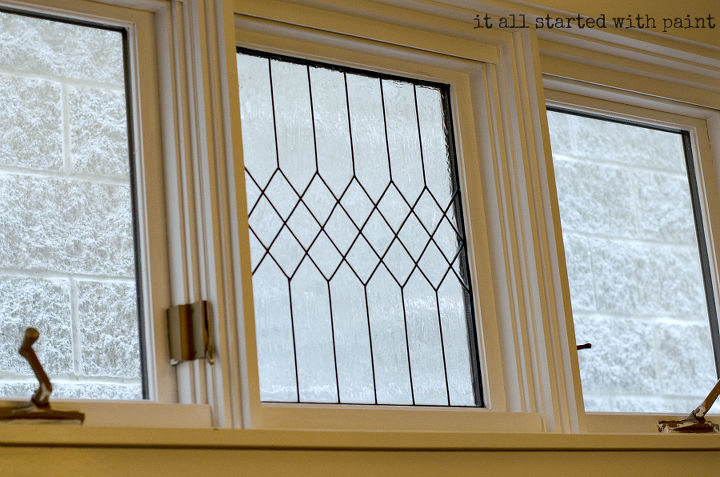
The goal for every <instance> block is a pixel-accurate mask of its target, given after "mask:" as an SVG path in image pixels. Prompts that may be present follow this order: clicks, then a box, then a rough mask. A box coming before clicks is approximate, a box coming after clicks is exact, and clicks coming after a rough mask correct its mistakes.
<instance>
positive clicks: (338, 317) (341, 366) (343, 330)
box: [330, 265, 375, 404]
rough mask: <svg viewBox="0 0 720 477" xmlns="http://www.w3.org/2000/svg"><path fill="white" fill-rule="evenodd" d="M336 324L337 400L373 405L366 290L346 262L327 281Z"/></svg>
mask: <svg viewBox="0 0 720 477" xmlns="http://www.w3.org/2000/svg"><path fill="white" fill-rule="evenodd" d="M330 292H331V297H332V302H333V322H334V323H335V336H336V337H337V339H336V350H337V366H338V379H339V382H340V401H341V402H354V403H366V404H372V403H373V402H374V401H375V398H374V392H373V386H374V381H373V371H372V357H371V355H370V338H369V334H368V321H367V308H366V306H365V289H364V287H363V286H362V283H360V280H358V278H357V277H356V276H355V274H353V273H352V271H351V270H350V268H349V267H348V266H347V265H343V266H342V267H340V270H338V273H337V274H336V275H335V277H333V279H332V282H331V283H330Z"/></svg>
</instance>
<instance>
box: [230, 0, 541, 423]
mask: <svg viewBox="0 0 720 477" xmlns="http://www.w3.org/2000/svg"><path fill="white" fill-rule="evenodd" d="M276 8H280V9H282V8H281V7H280V6H278V5H274V6H273V5H264V4H263V5H259V4H252V3H251V4H243V5H242V7H241V12H242V13H243V14H240V15H237V16H236V18H235V27H236V41H237V45H238V46H239V47H241V48H248V49H252V50H259V51H264V52H268V53H276V54H279V55H286V56H291V57H298V58H306V59H309V60H312V61H319V62H324V63H331V64H337V65H347V66H349V67H353V68H359V69H365V70H372V71H378V72H380V73H384V74H389V75H395V76H400V77H409V78H416V79H418V80H424V81H431V82H436V83H442V84H448V85H450V102H451V110H452V111H453V125H454V127H455V142H456V147H457V152H458V169H459V176H460V177H459V182H460V188H461V191H462V192H463V193H464V195H465V198H464V201H463V202H464V203H463V211H464V213H465V229H466V231H467V237H468V239H467V240H468V252H469V253H468V257H469V268H470V275H471V277H470V281H471V283H472V284H473V297H474V299H475V307H476V309H475V316H476V319H477V320H478V323H477V330H478V334H479V340H478V341H479V348H480V353H479V354H480V356H481V367H482V372H481V374H482V376H483V387H484V389H486V390H487V393H486V394H485V397H486V398H487V408H485V409H470V410H460V409H442V408H433V409H424V408H422V407H420V408H415V409H409V408H403V407H394V408H393V409H387V408H384V407H382V406H380V407H377V408H372V409H361V408H360V407H359V406H357V405H355V406H352V407H350V406H347V405H342V404H341V405H334V406H328V405H319V404H295V405H292V406H289V405H287V404H282V403H263V402H262V401H261V399H260V395H259V380H258V375H257V367H256V366H257V364H256V362H257V349H256V344H255V342H254V341H255V340H254V339H253V337H254V336H255V332H256V330H255V326H254V325H255V323H254V320H253V319H252V318H251V317H252V316H253V315H252V313H253V307H252V297H251V293H250V292H249V290H248V288H249V287H245V289H244V290H243V293H244V297H243V298H244V300H243V307H244V312H245V319H244V326H245V330H244V331H245V333H244V340H245V344H246V354H245V357H246V360H247V363H248V364H247V376H248V381H247V382H248V396H247V400H246V403H247V404H248V405H249V409H248V410H247V411H246V414H245V416H247V417H246V419H247V421H249V424H246V425H249V426H251V427H260V428H268V427H269V428H273V427H286V428H295V427H307V426H311V427H322V428H345V429H378V428H382V429H405V430H409V429H426V430H427V429H436V430H443V429H448V430H449V429H453V430H471V429H475V430H477V429H488V430H489V429H498V425H499V423H500V422H501V420H502V419H509V420H510V421H512V422H513V423H514V424H513V425H514V426H519V427H518V428H519V429H527V430H530V429H535V430H539V427H537V426H538V424H539V422H540V421H539V420H538V418H539V414H538V411H539V410H540V409H541V408H543V407H544V406H546V405H551V403H550V401H545V402H543V398H541V397H540V395H539V394H537V392H540V393H543V392H544V391H540V388H541V387H542V385H540V381H542V380H544V379H545V376H543V375H542V371H540V373H538V371H539V370H538V369H537V366H536V365H535V364H533V358H532V357H531V356H533V355H535V354H536V353H540V352H541V349H544V348H545V346H546V345H547V343H546V341H545V339H544V338H540V340H541V341H536V337H533V338H529V335H528V333H529V334H530V335H532V334H533V333H534V331H533V329H534V328H535V327H536V326H537V323H530V322H528V321H526V320H527V319H528V318H530V317H531V316H532V317H533V318H531V320H534V319H535V318H534V317H537V316H539V315H538V314H536V312H534V311H530V310H531V309H532V308H535V307H537V306H540V307H542V306H545V305H544V304H542V303H540V302H538V301H536V300H535V299H532V300H530V301H529V302H528V301H525V300H524V299H523V298H520V296H521V295H522V292H520V291H519V289H521V288H525V287H527V286H528V284H527V283H524V281H525V279H524V275H523V274H525V273H526V272H527V270H525V268H526V267H527V266H528V265H529V264H528V263H527V262H525V261H523V259H522V258H521V256H520V255H518V254H517V252H518V250H517V249H516V248H515V247H516V246H517V243H516V242H515V240H517V238H518V237H519V235H518V234H520V235H522V234H524V233H525V231H523V229H524V228H525V227H527V224H526V223H525V221H526V218H524V217H520V216H518V213H519V212H520V210H521V208H522V207H523V206H522V205H520V204H519V203H518V204H513V203H512V202H513V201H514V200H516V199H517V198H518V196H516V195H514V194H516V193H517V192H519V190H515V192H513V190H514V189H516V188H518V187H519V188H522V187H525V185H524V184H522V183H520V182H515V181H514V180H513V181H512V182H513V183H512V184H507V183H506V182H505V181H506V180H507V176H506V174H507V172H508V169H509V168H514V167H516V166H517V165H518V164H520V163H521V159H520V157H521V155H522V154H530V155H532V156H537V155H538V154H540V153H541V147H540V145H539V143H537V142H536V139H537V138H538V137H539V135H536V134H535V133H534V132H532V131H533V128H534V127H535V125H533V123H532V122H531V121H529V118H527V119H528V120H527V121H526V120H524V119H523V120H520V123H519V124H520V125H519V127H518V123H515V126H514V129H510V128H511V126H510V125H511V124H513V122H514V121H516V120H517V116H515V111H511V112H508V111H505V110H504V109H503V108H501V107H500V104H501V103H504V102H511V103H514V104H518V105H520V104H526V103H525V101H528V96H527V95H526V96H522V95H523V94H528V95H529V98H530V101H531V102H532V101H535V99H534V98H535V97H534V96H533V94H534V92H529V93H528V90H529V88H532V87H533V86H531V85H532V82H528V81H525V79H523V80H521V81H519V82H516V81H515V80H514V79H511V78H512V73H511V69H509V64H514V63H513V62H517V61H521V60H520V55H518V56H516V55H514V53H513V50H512V48H510V49H505V50H500V49H499V48H496V46H494V45H493V44H492V43H491V42H490V41H487V42H483V41H480V42H471V43H472V44H473V46H474V48H470V46H471V44H470V43H464V42H462V41H455V42H451V41H448V40H449V37H447V36H444V35H442V34H437V35H436V34H427V33H426V34H422V35H418V34H416V33H417V32H415V34H412V35H410V36H409V37H407V36H406V37H404V39H403V41H402V44H403V45H413V47H411V48H407V47H399V46H396V45H392V44H390V45H388V44H385V43H383V42H376V41H372V40H364V39H361V38H352V37H350V36H345V35H344V34H337V33H331V32H323V31H322V30H323V27H322V26H320V25H316V28H307V27H299V26H292V25H291V24H292V23H293V22H292V21H285V22H282V23H281V22H274V21H273V20H272V18H273V16H274V15H273V13H272V11H273V10H274V9H276ZM302 10H303V8H302V7H301V8H300V9H299V11H298V12H299V13H301V14H302V13H305V14H310V12H309V11H308V12H302ZM283 11H288V12H289V10H283ZM291 15H292V13H291ZM311 16H312V17H313V18H317V19H318V23H319V24H322V23H323V16H322V15H311ZM347 20H348V21H347V22H340V23H339V24H338V25H340V30H344V33H348V34H350V33H351V32H352V31H353V30H356V29H357V28H358V23H357V21H356V20H357V19H354V18H352V17H348V18H347ZM361 23H362V22H361ZM382 25H385V26H384V28H383V29H382V30H381V29H380V27H381V26H382ZM331 29H332V28H331ZM371 29H372V30H373V31H384V32H386V33H387V32H389V31H391V30H392V29H391V28H389V27H388V25H387V24H384V23H382V22H381V21H378V22H377V23H376V24H374V25H372V27H371ZM381 36H382V33H381ZM428 37H430V38H431V39H432V41H428ZM500 37H502V38H500ZM495 40H496V41H499V42H500V43H502V42H503V41H509V42H511V43H512V42H513V41H515V42H518V43H517V48H519V49H520V50H521V51H523V52H525V53H524V54H527V52H526V51H525V50H524V49H525V48H529V44H528V43H523V38H522V37H519V36H513V37H509V38H508V37H506V36H502V35H499V36H498V37H497V38H495ZM500 52H502V53H500ZM503 55H506V56H503ZM500 57H502V61H501V60H500ZM515 88H516V89H515ZM535 91H536V90H535ZM521 92H523V93H521ZM238 134H239V133H238ZM528 139H530V140H529V141H528ZM236 181H237V183H238V186H237V187H238V190H246V189H245V188H246V186H247V185H246V183H245V179H244V178H241V177H239V176H238V171H237V170H236ZM501 189H502V190H501ZM242 195H244V194H242ZM524 196H525V193H520V196H519V200H520V201H523V200H524V199H523V197H524ZM486 201H487V202H486ZM238 202H239V204H240V205H239V206H238V217H239V226H240V227H241V228H239V231H240V233H245V231H244V230H243V228H244V227H247V223H246V222H244V220H243V219H242V217H243V216H245V217H246V214H247V207H248V205H247V204H246V203H244V198H243V197H241V194H238ZM484 203H486V204H490V205H486V204H484ZM498 204H500V205H498ZM506 220H507V221H509V222H510V223H507V224H506V225H505V226H500V227H497V228H495V224H496V223H498V222H499V223H502V222H503V221H506ZM518 222H520V223H518ZM503 227H504V228H503ZM499 229H502V231H500V230H499ZM245 230H247V229H245ZM491 232H493V233H494V232H496V233H495V234H494V235H493V234H492V233H491ZM521 240H523V241H525V240H526V239H525V238H522V239H521ZM491 244H493V245H491ZM494 245H499V246H500V248H501V250H502V251H501V252H500V253H498V254H494V255H492V254H491V253H490V248H491V247H492V246H494ZM240 251H241V256H240V258H241V263H240V264H239V265H240V267H241V269H240V273H241V275H242V276H243V282H245V283H249V282H250V280H251V267H250V266H248V265H249V264H250V263H251V261H250V253H249V247H247V246H246V245H245V246H243V245H242V243H241V247H240ZM508 261H510V262H512V263H514V264H515V265H513V266H514V267H516V268H515V270H514V271H513V272H512V273H511V275H512V276H510V277H507V276H506V278H504V279H501V281H500V283H498V282H496V281H494V280H493V279H492V276H494V275H495V274H498V273H501V270H502V274H503V275H505V272H504V270H505V269H506V266H507V265H508ZM518 287H519V288H518ZM516 294H517V295H516ZM498 302H500V305H497V303H498ZM496 306H501V307H502V310H498V309H497V308H496ZM506 311H507V313H508V314H509V315H510V316H512V318H511V319H510V320H507V321H506V319H505V318H504V316H503V314H504V313H505V312H506ZM501 316H503V317H502V318H501ZM528 339H530V340H532V341H533V342H534V344H533V347H532V349H531V350H530V352H529V353H528V352H522V353H523V354H522V355H517V354H516V352H517V351H519V350H521V349H522V348H523V347H525V346H528V345H529V341H528ZM523 341H524V342H525V344H522V342H523ZM506 358H507V360H506ZM521 389H522V390H523V391H520V390H521ZM526 391H528V392H529V393H530V394H525V392H526ZM508 411H515V412H512V413H509V412H508ZM553 419H554V418H553ZM247 421H246V422H247ZM507 422H508V421H506V423H507ZM500 427H504V425H500Z"/></svg>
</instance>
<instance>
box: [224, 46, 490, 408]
mask: <svg viewBox="0 0 720 477" xmlns="http://www.w3.org/2000/svg"><path fill="white" fill-rule="evenodd" d="M238 76H239V84H240V109H241V112H242V124H243V145H244V158H245V174H246V187H247V195H248V208H249V211H248V215H249V226H250V246H251V256H252V268H253V289H254V301H255V320H256V330H257V344H258V362H259V368H260V369H259V372H260V383H261V389H260V393H261V398H262V400H263V401H275V402H324V403H354V404H404V405H449V406H475V405H482V394H481V391H480V379H479V375H478V372H479V366H478V363H477V358H478V357H477V343H476V333H475V324H474V323H475V320H474V317H473V305H472V297H471V286H470V283H469V282H468V279H469V272H468V264H467V255H466V254H467V252H466V247H465V239H464V231H463V218H462V207H461V198H460V191H459V188H458V180H457V171H456V167H457V166H456V163H455V152H454V144H453V132H452V124H451V114H450V111H449V99H448V89H447V87H445V86H443V85H439V84H434V83H428V82H421V81H413V80H409V79H406V78H398V77H391V76H387V75H379V74H376V73H370V72H367V71H359V70H353V69H348V68H338V67H336V66H330V65H327V64H319V63H308V62H303V61H299V60H296V59H291V58H287V57H278V56H275V55H264V54H261V53H258V52H255V51H250V50H240V51H239V53H238Z"/></svg>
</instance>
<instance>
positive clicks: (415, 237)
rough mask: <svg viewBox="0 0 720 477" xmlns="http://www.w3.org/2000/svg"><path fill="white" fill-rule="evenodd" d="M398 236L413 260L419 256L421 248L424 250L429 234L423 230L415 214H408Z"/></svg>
mask: <svg viewBox="0 0 720 477" xmlns="http://www.w3.org/2000/svg"><path fill="white" fill-rule="evenodd" d="M398 238H399V239H400V240H401V241H402V243H403V244H405V248H407V249H408V251H409V252H410V255H411V256H412V258H413V259H414V260H417V259H419V258H420V255H421V254H422V252H423V250H425V245H427V243H428V240H430V236H429V235H428V234H427V232H425V229H424V228H423V226H422V225H421V224H420V221H419V220H418V219H417V217H416V216H415V214H410V217H408V219H407V220H406V221H405V224H403V226H402V229H400V233H399V234H398Z"/></svg>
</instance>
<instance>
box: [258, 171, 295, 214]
mask: <svg viewBox="0 0 720 477" xmlns="http://www.w3.org/2000/svg"><path fill="white" fill-rule="evenodd" d="M265 196H266V197H267V198H268V200H269V201H270V202H271V203H272V205H274V206H275V209H276V210H277V211H278V212H279V213H280V216H281V217H282V218H283V219H287V218H288V215H290V213H291V212H292V210H293V207H295V204H297V202H298V196H297V194H296V193H295V191H293V189H292V187H290V184H289V183H288V181H287V180H286V179H285V177H284V176H283V175H282V174H280V172H276V173H275V175H274V176H273V178H272V179H270V183H269V184H268V186H267V189H265Z"/></svg>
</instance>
